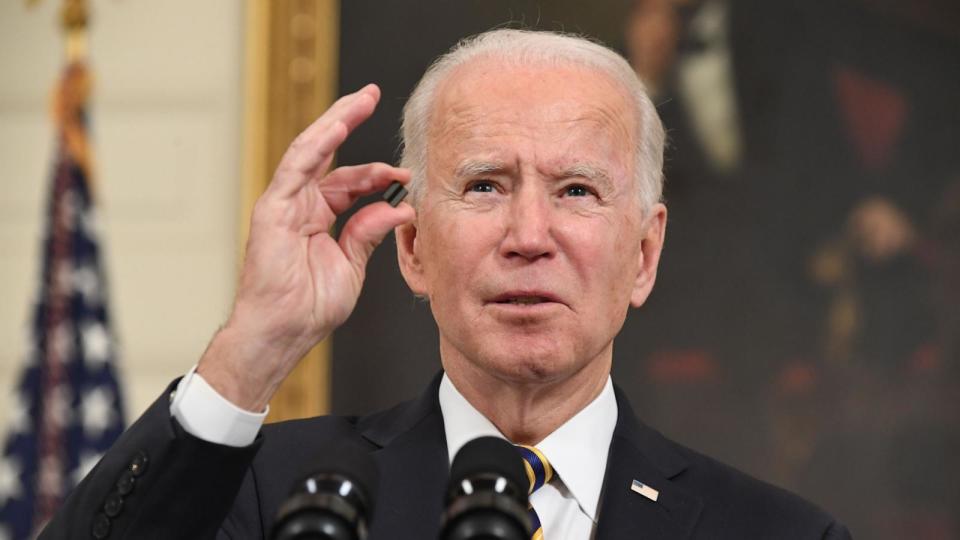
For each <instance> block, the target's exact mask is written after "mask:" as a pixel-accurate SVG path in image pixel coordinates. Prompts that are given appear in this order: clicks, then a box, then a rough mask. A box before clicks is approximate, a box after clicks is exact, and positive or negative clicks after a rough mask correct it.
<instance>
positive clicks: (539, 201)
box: [502, 189, 557, 260]
mask: <svg viewBox="0 0 960 540" xmlns="http://www.w3.org/2000/svg"><path fill="white" fill-rule="evenodd" d="M554 212H555V209H554V207H553V205H552V204H551V201H550V200H549V196H548V195H547V194H546V193H545V192H543V191H541V190H539V189H521V190H520V191H518V192H517V193H515V194H514V196H513V198H512V200H511V201H510V210H509V216H508V217H507V220H508V223H507V231H506V237H505V238H504V241H503V246H502V251H503V253H504V255H505V256H506V257H523V258H525V259H528V260H535V259H539V258H542V257H552V256H553V254H554V253H555V252H556V248H557V246H556V242H555V239H554V236H553V233H554V226H553V220H554V218H555V216H554Z"/></svg>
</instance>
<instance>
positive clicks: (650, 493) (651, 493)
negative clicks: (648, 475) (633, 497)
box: [630, 480, 660, 502]
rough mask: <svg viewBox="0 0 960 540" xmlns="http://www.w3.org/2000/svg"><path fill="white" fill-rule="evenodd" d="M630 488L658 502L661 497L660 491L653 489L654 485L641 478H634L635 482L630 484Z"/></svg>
mask: <svg viewBox="0 0 960 540" xmlns="http://www.w3.org/2000/svg"><path fill="white" fill-rule="evenodd" d="M630 490H631V491H633V492H635V493H639V494H641V495H643V496H644V497H646V498H648V499H650V500H651V501H653V502H657V499H659V498H660V492H659V491H657V490H655V489H653V488H652V487H650V486H648V485H646V484H644V483H643V482H641V481H639V480H634V481H633V484H631V485H630Z"/></svg>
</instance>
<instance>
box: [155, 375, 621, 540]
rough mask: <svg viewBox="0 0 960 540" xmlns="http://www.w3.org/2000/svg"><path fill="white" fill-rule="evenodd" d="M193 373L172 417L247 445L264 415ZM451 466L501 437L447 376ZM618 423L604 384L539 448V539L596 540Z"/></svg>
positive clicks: (202, 433) (443, 393)
mask: <svg viewBox="0 0 960 540" xmlns="http://www.w3.org/2000/svg"><path fill="white" fill-rule="evenodd" d="M195 370H196V368H193V369H191V370H190V371H189V372H188V373H187V375H186V376H185V377H184V378H183V379H181V380H180V383H179V384H178V385H177V390H176V392H175V394H174V397H173V399H171V401H170V414H171V415H172V416H173V417H174V418H176V419H177V422H179V423H180V425H181V426H183V429H184V430H186V431H187V433H190V434H191V435H193V436H194V437H198V438H200V439H203V440H205V441H209V442H213V443H217V444H224V445H228V446H237V447H240V446H247V445H250V444H251V443H253V441H254V439H255V438H256V436H257V432H258V431H259V429H260V426H261V425H262V424H263V420H264V419H265V418H266V416H267V411H266V410H265V411H264V412H262V413H251V412H249V411H246V410H243V409H241V408H239V407H237V406H236V405H234V404H233V403H231V402H230V401H228V400H227V399H226V398H224V397H223V396H221V395H220V393H219V392H217V391H216V390H215V389H214V388H213V387H212V386H210V385H209V384H208V383H207V381H205V380H204V379H203V377H202V376H200V375H199V374H198V373H196V372H195ZM439 398H440V411H441V413H442V414H443V424H444V430H445V431H446V438H447V452H448V455H449V458H450V461H451V462H452V461H453V456H455V455H456V453H457V451H458V450H460V448H461V447H463V445H464V444H466V443H467V442H469V441H471V440H473V439H475V438H477V437H482V436H485V435H490V436H495V437H500V438H504V439H505V438H506V437H504V436H503V434H502V433H500V431H499V430H498V429H497V428H496V427H495V426H494V425H493V424H492V423H491V422H490V421H489V420H487V418H486V417H484V416H483V415H482V414H480V412H479V411H477V410H476V409H475V408H474V407H473V405H471V404H470V402H468V401H467V400H466V398H464V397H463V395H462V394H460V392H459V391H458V390H457V389H456V387H455V386H454V385H453V383H452V382H451V381H450V379H449V378H447V376H446V374H444V376H443V380H441V381H440V391H439ZM616 424H617V400H616V397H615V396H614V394H613V384H612V383H611V381H610V378H609V377H608V378H607V383H606V385H604V387H603V390H602V391H601V392H600V395H599V396H597V397H596V399H594V400H593V401H592V402H590V404H589V405H587V406H586V407H584V408H583V409H582V410H581V411H580V412H579V413H577V414H576V415H575V416H574V417H573V418H571V419H570V420H567V422H566V423H564V424H563V425H562V426H560V427H559V428H557V429H556V431H554V432H553V433H551V434H550V435H548V436H547V438H545V439H544V440H543V441H541V442H540V444H538V445H537V448H538V449H539V450H540V451H541V452H542V453H543V455H544V456H546V458H547V460H548V461H549V462H550V465H551V466H552V467H553V469H554V473H555V476H554V479H553V480H552V481H551V482H550V483H549V484H547V485H545V486H543V487H541V488H540V489H538V490H537V492H536V493H534V494H533V495H532V496H531V497H530V502H531V504H533V507H534V509H535V510H536V511H537V515H538V516H539V517H540V522H541V524H542V525H543V534H544V538H545V540H588V539H591V538H593V537H594V534H595V532H596V528H597V526H596V524H597V510H598V507H599V503H600V490H601V489H602V488H603V477H604V473H605V471H606V468H607V453H608V451H609V449H610V441H611V440H612V439H613V429H614V427H615V426H616Z"/></svg>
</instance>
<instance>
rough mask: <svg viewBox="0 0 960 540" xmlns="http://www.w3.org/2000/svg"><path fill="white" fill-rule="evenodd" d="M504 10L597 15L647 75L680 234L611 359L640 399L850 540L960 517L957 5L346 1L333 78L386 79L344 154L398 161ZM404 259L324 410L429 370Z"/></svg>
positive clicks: (560, 25) (520, 21)
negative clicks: (812, 508)
mask: <svg viewBox="0 0 960 540" xmlns="http://www.w3.org/2000/svg"><path fill="white" fill-rule="evenodd" d="M503 25H509V26H513V27H527V28H542V29H552V30H566V31H571V32H580V33H585V34H588V35H591V36H595V37H597V38H599V39H601V40H602V41H604V42H605V43H607V44H608V45H610V46H612V47H614V48H616V49H618V50H620V51H621V52H623V53H624V54H625V55H628V56H629V57H630V58H631V60H632V61H633V62H634V63H635V66H636V67H637V69H638V71H639V72H640V73H641V74H642V75H644V77H645V80H647V81H648V82H650V83H651V84H652V86H653V87H655V89H656V93H655V101H656V103H657V104H658V108H659V110H660V113H661V116H662V118H663V120H664V122H665V124H666V126H667V128H668V130H669V133H670V139H671V143H672V144H671V148H670V149H669V151H668V155H667V187H666V199H667V205H668V208H669V210H670V216H669V225H668V228H667V244H666V250H665V253H664V256H663V261H662V266H661V270H660V273H659V279H658V283H657V287H656V289H655V291H654V294H653V296H652V297H651V299H650V301H649V302H648V303H647V305H646V306H644V307H643V308H642V309H640V310H634V311H632V312H631V314H630V316H629V317H628V318H627V321H626V324H625V326H624V329H623V331H622V333H621V334H620V336H619V338H618V340H617V342H616V346H615V359H614V373H613V376H614V381H615V382H617V383H618V384H619V385H620V386H621V387H623V388H624V390H625V391H626V392H627V394H628V395H629V396H630V399H631V401H632V403H633V406H634V407H635V408H636V409H637V411H638V413H639V415H640V416H641V418H643V419H644V421H645V422H647V423H649V424H651V425H653V426H654V427H656V428H658V429H660V430H661V431H663V432H664V433H666V434H667V435H668V436H670V437H672V438H674V439H676V440H678V441H680V442H682V443H684V444H686V445H688V446H692V447H694V448H696V449H698V450H700V451H703V452H705V453H708V454H710V455H713V456H715V457H717V458H719V459H721V460H723V461H726V462H728V463H730V464H732V465H734V466H736V467H738V468H741V469H744V470H746V471H747V472H749V473H751V474H753V475H755V476H758V477H760V478H763V479H765V480H768V481H770V482H773V483H775V484H778V485H781V486H784V487H787V488H789V489H791V490H794V491H798V492H799V493H801V494H802V495H804V496H805V497H808V498H810V499H812V500H814V501H815V502H817V503H818V504H820V505H822V506H824V507H826V508H827V509H828V510H830V511H831V512H832V513H834V514H835V515H837V516H838V517H839V518H840V519H841V520H843V521H845V522H846V523H847V524H849V525H850V526H851V529H852V531H853V532H854V534H855V536H857V537H859V538H877V539H887V538H889V539H893V538H931V539H934V538H960V523H958V518H957V514H958V512H957V510H958V509H960V462H958V460H957V458H956V456H957V455H960V403H958V401H960V398H958V396H960V368H958V360H960V346H958V337H957V336H958V335H960V307H958V306H960V142H958V141H960V106H958V99H960V11H958V9H957V8H956V7H954V4H953V2H947V1H937V0H926V1H924V2H907V1H899V2H898V1H893V0H887V1H883V0H870V1H868V0H837V1H835V2H830V3H813V2H765V1H762V0H733V1H730V2H698V1H676V0H675V1H670V0H642V1H638V2H635V3H634V2H628V1H618V2H606V3H600V2H595V3H584V2H575V1H573V0H566V1H554V2H542V3H537V2H522V1H516V2H507V1H500V0H498V1H489V0H487V1H480V0H476V1H459V2H450V1H441V0H430V1H418V2H384V1H371V0H350V1H348V2H343V3H342V37H341V64H340V65H341V71H340V89H341V93H346V92H350V91H353V90H355V89H356V88H359V87H361V86H362V85H364V84H365V83H367V82H376V83H378V84H379V85H380V86H381V88H382V89H383V99H382V100H381V104H380V107H379V110H378V111H377V113H376V115H375V116H374V117H373V118H372V119H371V120H370V121H369V122H368V123H367V124H365V125H364V126H362V127H361V128H360V129H359V130H358V131H357V132H356V134H355V135H354V136H353V137H352V138H351V139H350V140H349V141H348V142H347V144H346V145H345V146H344V148H343V149H342V151H341V152H340V155H339V161H340V162H341V163H344V164H352V163H360V162H367V161H374V160H380V161H396V159H397V157H398V152H397V146H398V139H397V137H396V133H397V129H398V127H399V118H400V111H401V108H402V106H403V103H404V101H405V99H406V96H407V95H409V93H410V91H411V90H412V88H413V85H414V84H415V83H416V81H417V79H418V78H419V77H420V75H421V74H422V73H423V71H424V70H425V69H426V67H427V65H428V63H429V62H430V61H431V60H432V59H433V58H434V57H436V56H437V55H438V54H441V53H442V52H443V51H445V50H446V49H448V48H449V47H450V46H451V45H452V44H453V43H455V42H456V41H457V40H458V39H460V38H461V37H464V36H467V35H470V34H473V33H476V32H480V31H483V30H486V29H489V28H492V27H495V26H503ZM717 58H721V59H723V58H727V59H728V60H729V62H724V61H718V60H717ZM704 59H706V60H704ZM718 74H719V75H718ZM704 111H707V112H704ZM711 111H712V112H711ZM717 111H724V112H723V113H722V114H715V113H716V112H717ZM711 115H713V116H714V117H715V118H714V121H713V122H712V123H711V122H710V121H709V119H707V120H704V118H705V117H710V116H711ZM717 118H719V120H717ZM705 122H706V123H705ZM704 125H708V126H711V127H708V128H704V127H703V126H704ZM731 141H734V142H733V143H731ZM731 147H732V148H734V149H733V150H731ZM717 148H719V150H718V149H717ZM718 155H719V156H720V157H718ZM395 260H396V255H395V246H394V245H393V241H392V239H388V240H387V241H386V242H385V243H384V245H383V246H382V247H381V248H380V249H378V250H377V251H376V252H375V254H374V256H373V259H372V261H371V262H370V265H369V268H368V277H367V283H366V285H365V288H364V290H363V294H362V295H361V297H360V301H359V303H358V305H357V308H356V310H355V312H354V314H353V315H352V317H351V318H350V320H349V321H347V323H346V324H345V325H344V326H343V327H341V328H340V329H339V330H338V331H337V332H336V335H335V338H334V342H333V343H334V345H333V412H335V413H339V414H352V413H363V412H369V411H373V410H376V409H379V408H384V407H387V406H389V405H391V404H393V403H395V402H397V401H399V400H401V399H406V398H409V397H413V396H415V395H416V394H418V393H419V392H420V391H421V389H422V387H423V386H424V385H425V384H426V382H427V381H428V380H429V379H430V377H431V376H432V375H433V374H434V373H436V371H437V370H438V369H439V367H440V364H439V358H438V353H437V339H438V338H437V330H436V327H435V324H434V322H433V319H432V317H431V315H430V313H429V306H428V305H426V304H424V303H422V302H418V301H415V300H414V299H413V297H412V295H411V294H410V292H409V291H408V290H407V288H406V286H405V285H404V283H403V280H402V278H401V277H400V274H399V271H398V269H397V265H396V262H395Z"/></svg>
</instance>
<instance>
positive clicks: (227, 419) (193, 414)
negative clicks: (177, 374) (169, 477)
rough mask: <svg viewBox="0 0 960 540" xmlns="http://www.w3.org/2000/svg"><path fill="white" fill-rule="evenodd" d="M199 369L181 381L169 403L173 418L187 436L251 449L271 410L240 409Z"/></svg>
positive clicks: (192, 369) (193, 370) (268, 407)
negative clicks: (208, 380)
mask: <svg viewBox="0 0 960 540" xmlns="http://www.w3.org/2000/svg"><path fill="white" fill-rule="evenodd" d="M196 370H197V366H193V367H192V368H190V371H189V372H187V374H186V375H185V376H184V377H183V378H182V379H180V383H179V384H178V385H177V390H176V393H175V394H174V396H173V399H172V400H171V401H170V415H171V416H173V417H174V418H176V419H177V422H179V423H180V425H181V426H183V429H184V430H186V432H187V433H189V434H191V435H193V436H194V437H197V438H198V439H203V440H205V441H207V442H212V443H216V444H223V445H226V446H236V447H242V446H250V444H252V443H253V441H254V439H256V438H257V432H259V431H260V427H261V426H262V425H263V421H264V419H265V418H266V417H267V413H268V412H270V406H269V405H267V408H266V410H264V411H263V412H262V413H252V412H250V411H246V410H244V409H241V408H240V407H237V406H236V405H234V404H233V403H231V402H230V401H229V400H228V399H227V398H225V397H223V396H221V395H220V393H219V392H217V391H216V390H214V388H213V387H212V386H210V384H209V383H207V381H205V380H204V379H203V377H202V376H200V374H199V373H196Z"/></svg>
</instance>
